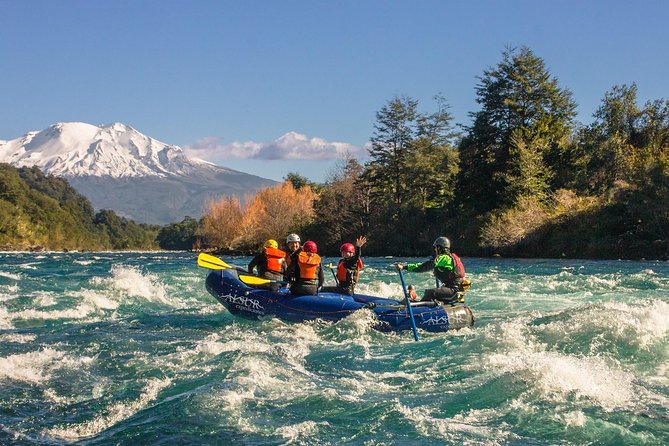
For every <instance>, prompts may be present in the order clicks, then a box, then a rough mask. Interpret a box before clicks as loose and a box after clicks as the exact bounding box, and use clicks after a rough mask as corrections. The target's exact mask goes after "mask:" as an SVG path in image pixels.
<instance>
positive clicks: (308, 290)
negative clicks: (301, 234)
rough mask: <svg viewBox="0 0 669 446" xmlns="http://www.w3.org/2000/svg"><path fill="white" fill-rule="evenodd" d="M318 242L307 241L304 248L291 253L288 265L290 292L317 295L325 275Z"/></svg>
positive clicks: (298, 294) (297, 294)
mask: <svg viewBox="0 0 669 446" xmlns="http://www.w3.org/2000/svg"><path fill="white" fill-rule="evenodd" d="M317 250H318V247H317V246H316V243H314V242H312V241H307V242H306V243H305V244H304V246H302V248H300V249H298V250H297V251H295V252H294V253H292V254H291V262H290V266H289V267H288V273H287V275H288V277H289V280H290V282H291V283H290V292H291V294H294V295H296V296H301V295H308V294H309V295H317V294H318V289H319V288H320V287H321V286H323V282H324V281H325V277H324V275H323V268H322V266H321V257H320V256H319V255H318V254H317Z"/></svg>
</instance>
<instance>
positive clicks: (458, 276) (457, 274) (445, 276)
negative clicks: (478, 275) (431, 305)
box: [434, 252, 465, 286]
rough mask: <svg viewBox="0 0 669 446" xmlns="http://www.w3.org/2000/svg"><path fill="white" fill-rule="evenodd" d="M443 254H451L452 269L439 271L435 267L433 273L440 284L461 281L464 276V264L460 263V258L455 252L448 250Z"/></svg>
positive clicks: (451, 284)
mask: <svg viewBox="0 0 669 446" xmlns="http://www.w3.org/2000/svg"><path fill="white" fill-rule="evenodd" d="M444 255H448V256H451V259H453V269H452V270H445V271H440V270H438V269H436V268H435V271H434V275H435V276H436V277H437V279H439V281H440V282H441V283H442V284H444V285H446V286H453V285H455V284H456V283H459V282H460V281H462V279H463V278H464V277H465V266H464V265H463V264H462V260H460V257H458V256H457V254H454V253H452V252H449V253H447V254H444Z"/></svg>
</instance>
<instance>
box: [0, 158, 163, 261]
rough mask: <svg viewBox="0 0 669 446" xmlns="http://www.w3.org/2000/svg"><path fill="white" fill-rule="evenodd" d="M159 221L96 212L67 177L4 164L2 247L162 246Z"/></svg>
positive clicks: (0, 179) (0, 184)
mask: <svg viewBox="0 0 669 446" xmlns="http://www.w3.org/2000/svg"><path fill="white" fill-rule="evenodd" d="M159 229H160V228H159V227H158V226H151V225H143V224H137V223H135V222H133V221H131V220H127V219H125V218H122V217H119V216H118V215H116V214H115V213H114V212H113V211H110V210H101V211H99V212H97V213H95V211H94V209H93V206H91V203H90V202H89V201H88V200H87V199H86V198H85V197H83V196H81V195H80V194H78V193H77V192H76V191H75V190H74V189H73V188H72V187H71V186H70V185H69V184H68V182H67V181H66V180H64V179H62V178H56V177H53V176H45V175H44V174H43V173H42V171H41V170H39V169H38V168H36V167H33V168H27V167H22V168H18V169H17V168H14V167H11V166H9V165H8V164H0V249H3V250H109V249H158V244H157V242H156V235H157V234H158V230H159Z"/></svg>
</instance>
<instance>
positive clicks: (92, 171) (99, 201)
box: [0, 122, 276, 224]
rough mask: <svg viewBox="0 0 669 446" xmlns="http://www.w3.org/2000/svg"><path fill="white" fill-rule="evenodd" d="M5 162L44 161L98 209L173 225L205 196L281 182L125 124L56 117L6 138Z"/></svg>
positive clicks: (1, 150)
mask: <svg viewBox="0 0 669 446" xmlns="http://www.w3.org/2000/svg"><path fill="white" fill-rule="evenodd" d="M0 162H2V163H9V164H12V165H14V166H16V167H24V166H25V167H32V166H37V167H39V168H40V169H41V170H42V171H43V172H45V173H47V174H51V175H54V176H59V177H65V178H66V179H67V180H68V182H69V183H70V184H71V185H72V187H74V188H75V189H76V190H77V191H78V192H79V193H81V194H82V195H84V196H85V197H86V198H88V199H89V200H90V201H91V203H92V204H93V207H95V208H96V209H98V210H99V209H112V210H114V211H116V213H117V214H119V215H121V216H123V217H127V218H130V219H132V220H135V221H137V222H139V223H156V224H166V223H173V222H177V221H181V220H182V219H183V217H185V216H187V215H189V216H191V217H199V216H201V215H202V214H203V213H204V208H205V206H206V203H207V202H208V201H210V200H215V199H217V198H220V197H221V196H223V195H227V196H237V197H239V198H240V199H243V198H244V196H245V195H246V194H249V193H251V194H252V193H255V192H256V191H258V190H259V189H262V188H264V187H268V186H272V185H274V184H276V182H275V181H272V180H268V179H265V178H260V177H257V176H255V175H250V174H247V173H243V172H238V171H236V170H232V169H228V168H225V167H220V166H217V165H215V164H212V163H209V162H207V161H202V160H198V159H194V158H188V157H187V156H186V155H185V154H184V153H183V151H182V150H181V148H180V147H178V146H174V145H168V144H165V143H162V142H160V141H157V140H155V139H153V138H150V137H148V136H146V135H144V134H142V133H140V132H138V131H137V130H135V129H133V128H132V127H129V126H127V125H124V124H121V123H115V124H111V125H107V126H100V127H97V126H94V125H90V124H86V123H82V122H67V123H59V124H54V125H52V126H50V127H48V128H47V129H45V130H42V131H38V132H30V133H27V134H26V135H24V136H22V137H20V138H16V139H13V140H10V141H1V140H0Z"/></svg>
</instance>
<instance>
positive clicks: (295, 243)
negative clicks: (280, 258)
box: [283, 234, 302, 280]
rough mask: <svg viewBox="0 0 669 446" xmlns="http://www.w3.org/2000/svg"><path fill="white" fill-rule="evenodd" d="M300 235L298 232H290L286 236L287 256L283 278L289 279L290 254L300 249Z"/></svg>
mask: <svg viewBox="0 0 669 446" xmlns="http://www.w3.org/2000/svg"><path fill="white" fill-rule="evenodd" d="M301 241H302V240H301V239H300V236H299V235H297V234H288V237H286V258H285V266H286V269H285V272H284V275H283V280H289V277H288V267H289V266H290V256H291V254H292V253H294V252H295V251H297V250H298V249H300V242H301Z"/></svg>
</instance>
